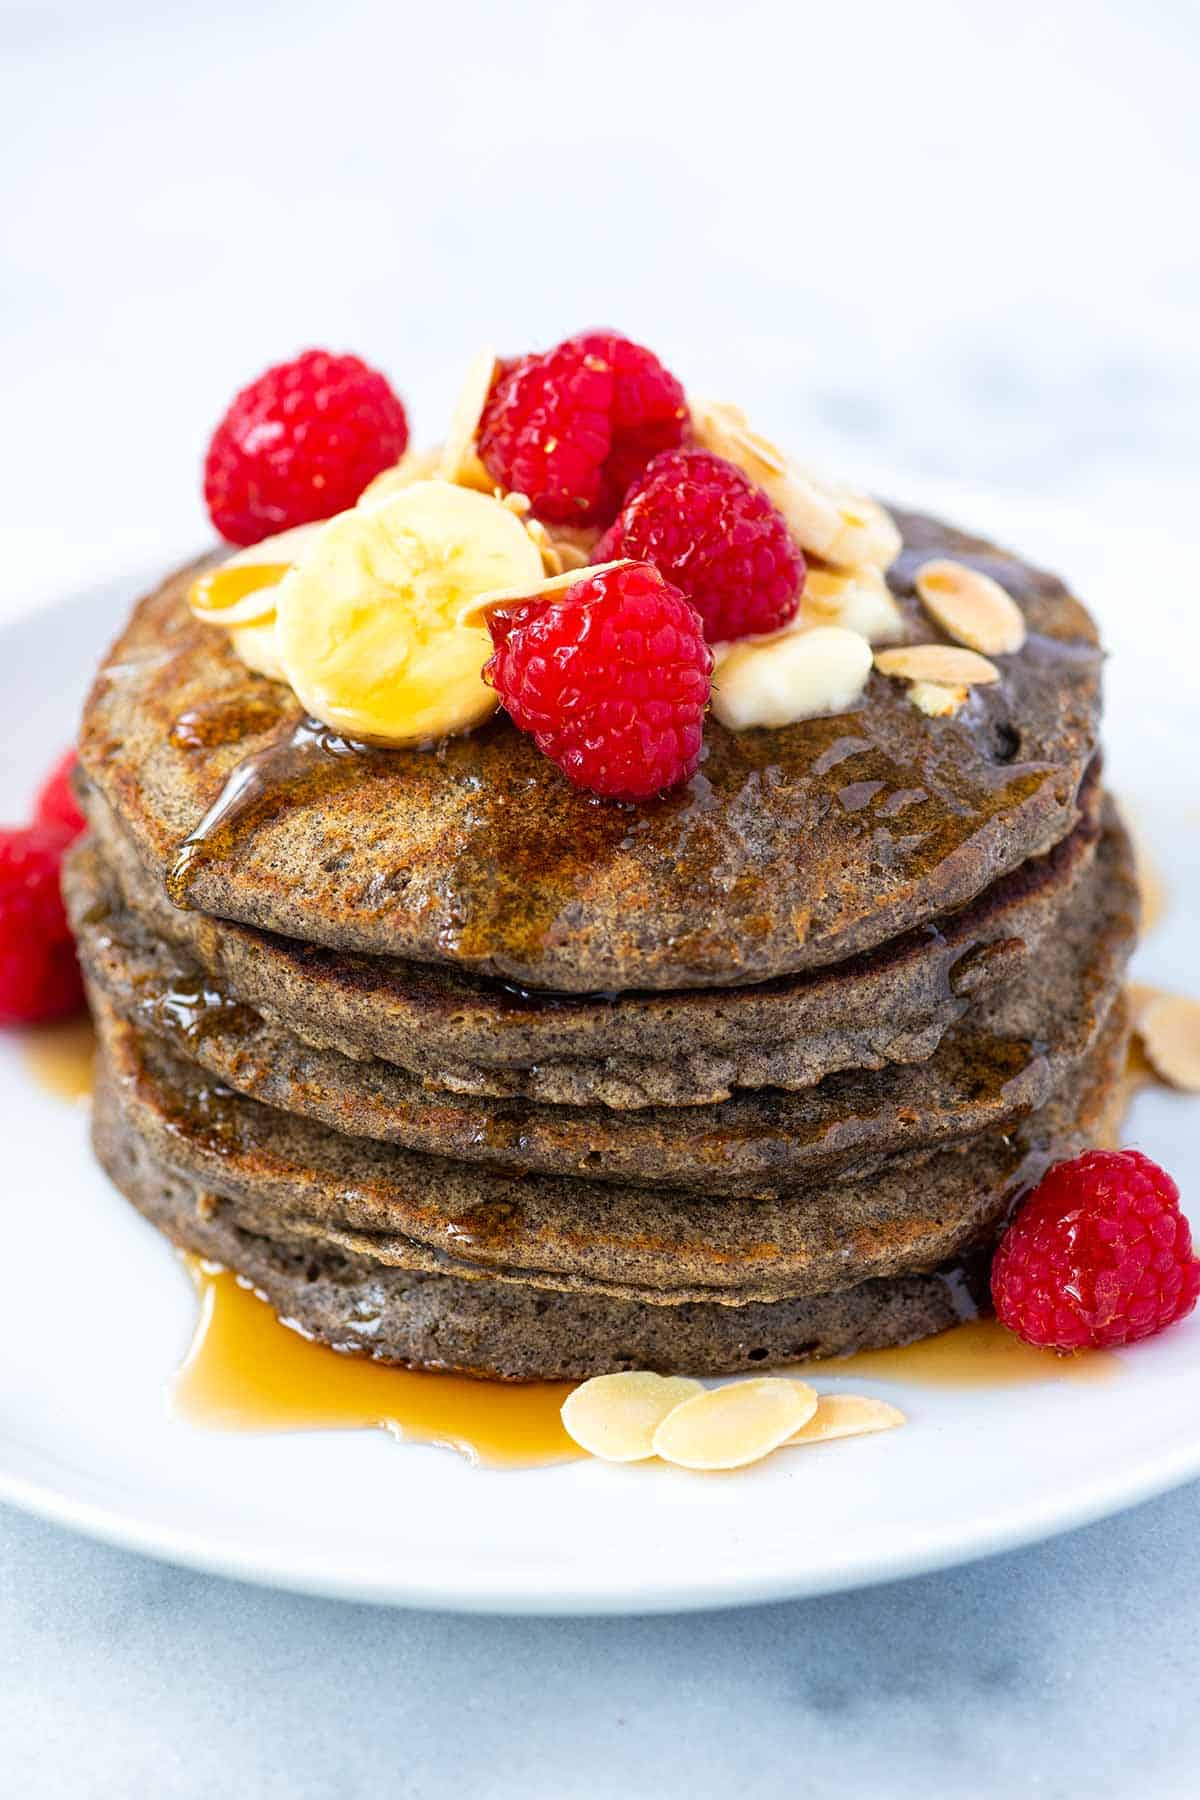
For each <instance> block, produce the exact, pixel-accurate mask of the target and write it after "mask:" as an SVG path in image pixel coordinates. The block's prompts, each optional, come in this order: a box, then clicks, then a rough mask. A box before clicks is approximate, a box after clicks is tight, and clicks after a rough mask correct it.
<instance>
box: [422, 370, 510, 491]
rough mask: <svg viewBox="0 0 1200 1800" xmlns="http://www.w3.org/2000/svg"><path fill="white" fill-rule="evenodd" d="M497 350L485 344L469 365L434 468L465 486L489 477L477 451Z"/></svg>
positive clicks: (470, 485) (472, 485) (450, 479)
mask: <svg viewBox="0 0 1200 1800" xmlns="http://www.w3.org/2000/svg"><path fill="white" fill-rule="evenodd" d="M499 366H500V365H499V362H498V360H497V357H496V352H495V351H494V350H492V349H491V348H490V347H487V346H485V347H484V349H482V350H477V351H476V352H475V354H474V356H473V357H472V358H471V360H470V362H469V363H468V365H467V372H466V374H465V375H464V377H463V383H462V386H461V388H460V389H459V390H458V399H457V400H456V401H455V402H454V411H453V412H452V413H451V415H450V429H449V431H447V433H446V442H445V443H444V444H443V446H442V454H441V458H440V460H439V462H438V466H437V468H436V470H435V471H434V472H435V474H437V475H438V476H440V477H441V479H442V480H443V481H453V482H457V483H458V484H459V485H460V486H462V487H478V485H479V481H480V475H481V472H482V478H483V479H484V480H485V481H487V480H488V479H489V477H488V474H487V471H486V469H484V467H483V464H482V463H481V462H480V460H479V457H478V456H477V455H476V453H475V440H476V438H477V437H478V435H479V421H480V419H481V418H482V417H483V409H484V407H485V406H486V405H487V397H488V395H489V394H490V393H491V391H492V383H493V381H495V379H496V370H497V369H498V368H499Z"/></svg>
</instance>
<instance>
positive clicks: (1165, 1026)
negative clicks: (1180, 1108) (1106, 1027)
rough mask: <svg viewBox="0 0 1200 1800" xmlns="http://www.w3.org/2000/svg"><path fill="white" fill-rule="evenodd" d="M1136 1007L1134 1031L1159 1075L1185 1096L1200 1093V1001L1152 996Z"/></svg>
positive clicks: (1153, 994) (1173, 996)
mask: <svg viewBox="0 0 1200 1800" xmlns="http://www.w3.org/2000/svg"><path fill="white" fill-rule="evenodd" d="M1135 1007H1136V1010H1135V1014H1134V1029H1135V1030H1136V1031H1137V1034H1138V1036H1139V1037H1140V1038H1141V1040H1142V1048H1143V1049H1144V1050H1145V1052H1146V1058H1147V1060H1148V1062H1149V1063H1150V1066H1151V1068H1152V1069H1153V1070H1154V1072H1155V1074H1156V1075H1160V1076H1161V1077H1162V1079H1163V1080H1164V1081H1165V1082H1167V1083H1168V1084H1169V1085H1170V1086H1171V1087H1173V1088H1180V1089H1181V1090H1182V1091H1183V1092H1184V1093H1185V1094H1200V1001H1196V1000H1189V999H1187V998H1185V996H1184V995H1182V994H1161V993H1158V994H1156V993H1151V995H1150V996H1149V997H1148V998H1143V999H1141V1003H1140V1004H1136V1003H1135Z"/></svg>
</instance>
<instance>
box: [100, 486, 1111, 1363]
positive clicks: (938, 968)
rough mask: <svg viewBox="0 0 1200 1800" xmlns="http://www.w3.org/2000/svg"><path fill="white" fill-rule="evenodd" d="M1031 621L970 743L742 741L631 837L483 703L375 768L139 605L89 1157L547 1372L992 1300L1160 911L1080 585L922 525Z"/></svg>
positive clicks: (901, 574) (839, 1337)
mask: <svg viewBox="0 0 1200 1800" xmlns="http://www.w3.org/2000/svg"><path fill="white" fill-rule="evenodd" d="M899 522H900V523H901V525H902V527H903V530H904V535H905V550H904V552H903V554H902V555H901V557H900V558H899V560H898V561H897V563H896V564H895V565H894V567H893V569H892V571H891V572H890V575H889V582H890V584H891V586H892V589H893V592H894V593H895V594H896V596H897V599H898V601H899V603H900V605H901V608H902V610H903V611H904V612H905V614H906V615H907V617H908V618H909V620H910V622H911V624H912V626H913V635H914V636H919V637H920V638H922V639H923V640H926V641H927V640H928V639H930V638H931V637H932V636H934V635H935V633H934V632H933V631H932V629H931V627H930V623H929V621H928V619H927V618H925V617H924V616H923V615H922V614H921V611H920V607H919V602H918V601H917V600H916V599H915V597H914V594H913V586H912V577H913V571H914V570H915V568H916V567H917V566H919V564H920V563H921V562H922V561H924V560H925V559H926V558H927V557H930V556H934V555H943V556H951V557H954V558H956V559H958V560H959V561H962V562H966V563H969V564H971V565H972V566H974V567H977V568H980V569H983V570H984V571H986V572H987V573H989V574H991V575H993V576H994V577H995V578H996V579H998V580H999V581H1000V582H1001V583H1002V584H1003V585H1004V586H1005V587H1006V588H1007V589H1008V591H1009V593H1010V594H1012V595H1013V597H1014V598H1015V599H1016V600H1017V602H1018V604H1019V605H1020V606H1021V608H1022V610H1023V611H1024V613H1025V616H1026V620H1027V624H1028V627H1029V635H1028V638H1027V641H1026V644H1025V646H1024V647H1023V649H1022V650H1020V651H1019V652H1017V653H1016V654H1015V655H1013V656H1010V657H1006V658H1003V659H1001V664H1002V668H1003V674H1002V678H1001V680H1000V681H998V682H996V683H994V684H993V685H990V686H987V687H982V688H979V689H976V690H973V693H972V697H971V700H970V702H969V704H968V706H967V707H966V708H965V709H964V710H963V711H962V713H960V714H959V715H957V716H955V717H953V718H949V719H929V718H927V717H926V716H925V715H924V714H922V713H921V712H920V711H919V710H918V709H917V708H916V707H915V706H913V705H912V704H911V703H910V701H909V699H908V698H907V696H906V693H905V690H904V688H903V686H902V685H901V684H899V683H897V682H895V681H889V680H888V679H886V678H885V677H883V676H881V675H878V674H876V675H873V676H872V677H871V680H870V683H869V685H868V688H867V691H866V693H865V694H864V695H863V697H862V699H861V701H860V702H859V703H858V704H857V706H856V707H855V709H854V710H853V711H851V712H848V713H844V714H841V715H838V716H836V717H832V718H820V719H815V720H809V721H806V722H804V723H802V724H799V725H795V726H791V727H787V728H785V729H782V730H771V731H768V730H759V731H751V732H746V733H742V734H740V735H734V734H731V733H729V732H726V731H724V730H722V729H721V728H720V727H719V726H717V725H716V724H715V723H713V722H711V721H710V723H709V727H708V731H707V746H708V754H707V757H706V760H705V762H704V763H703V764H702V767H701V770H700V772H699V774H698V775H697V776H696V777H695V778H694V779H693V781H692V782H691V783H690V784H689V785H688V786H687V787H686V788H684V789H682V790H681V791H679V792H677V793H675V794H672V795H669V796H667V797H666V798H665V799H662V800H659V801H655V802H653V803H651V804H648V805H643V806H625V805H615V804H613V803H610V802H604V801H601V800H598V799H596V798H595V797H593V796H588V795H585V794H581V793H579V792H577V791H575V790H573V789H571V788H570V787H569V786H568V784H567V783H566V782H565V781H564V779H563V778H562V776H561V775H560V774H559V773H558V771H557V770H556V769H555V768H554V767H553V766H552V765H551V764H549V763H548V762H546V761H545V760H544V759H543V758H541V757H540V756H539V754H538V752H537V751H536V749H535V748H534V747H533V746H532V744H531V743H530V741H529V740H528V739H527V738H525V737H523V736H522V735H521V734H519V733H517V732H516V731H515V730H514V729H513V728H512V727H511V725H509V724H508V722H507V721H506V720H505V719H504V718H503V716H502V715H500V716H498V717H497V718H496V719H495V720H494V721H493V722H492V723H490V724H489V725H487V726H486V727H484V728H483V729H482V730H480V731H478V732H476V733H474V734H473V735H471V736H469V737H464V738H458V739H453V740H450V741H448V742H447V743H446V744H444V745H442V746H441V747H440V748H439V749H438V750H436V751H434V752H419V751H371V750H366V749H364V748H362V747H361V746H354V745H349V744H346V743H344V742H342V741H341V740H339V739H337V738H336V737H334V736H333V735H332V734H331V733H329V732H327V731H325V730H324V729H323V728H321V727H318V726H316V725H315V724H314V723H313V722H312V721H306V720H305V719H303V718H302V716H301V715H300V713H299V709H298V707H297V704H296V702H295V700H294V698H293V696H292V695H291V693H290V691H289V690H287V689H286V688H284V687H281V686H279V685H278V684H275V683H272V682H270V681H267V680H266V679H264V678H262V677H260V676H255V675H253V674H251V673H250V672H249V671H248V670H247V669H246V668H245V667H244V665H243V664H241V663H240V662H239V661H238V660H237V658H236V657H235V656H234V655H233V653H232V651H231V650H230V648H229V646H228V644H227V641H226V638H225V634H223V633H222V632H220V631H217V630H215V629H213V628H212V627H209V626H206V625H203V624H200V623H198V622H196V621H195V620H194V619H193V618H192V617H191V616H190V614H189V613H188V611H187V608H186V605H185V595H186V591H187V586H188V582H189V579H190V578H191V576H192V575H194V573H195V570H186V571H181V572H180V573H179V574H178V575H176V576H174V577H172V578H171V579H169V580H168V581H167V582H166V583H165V584H164V586H163V587H162V588H161V589H159V590H158V591H157V592H156V593H155V594H152V595H150V596H149V597H148V598H147V599H145V600H144V601H142V602H141V603H140V605H139V606H138V607H137V609H136V610H135V612H134V614H133V617H132V619H131V621H130V623H129V625H128V626H127V628H126V630H125V631H124V632H123V634H122V635H121V637H120V638H119V639H118V641H117V643H116V645H114V647H113V650H112V651H111V653H110V655H109V658H108V660H107V662H106V664H105V666H104V667H103V669H102V670H101V671H100V674H99V676H98V678H97V681H96V684H95V686H94V688H93V691H92V694H91V696H90V698H89V701H88V704H87V708H86V711H85V716H84V727H83V735H82V744H81V754H82V759H83V771H84V773H83V778H82V781H81V799H82V802H83V804H84V806H85V808H86V811H87V814H88V818H89V821H90V824H91V832H90V834H89V836H88V837H87V838H86V839H85V840H83V841H82V842H81V844H80V845H79V846H78V847H77V848H76V850H75V851H74V853H73V855H72V859H71V863H70V866H69V869H68V873H67V895H68V903H69V907H70V911H71V916H72V922H73V924H74V927H75V930H76V933H77V935H78V938H79V943H80V950H81V955H82V959H83V962H84V967H85V970H86V974H87V978H88V984H89V990H90V994H91V998H92V1003H93V1007H94V1011H95V1013H96V1018H97V1022H98V1026H99V1032H100V1041H101V1073H100V1080H99V1085H98V1090H97V1100H96V1109H95V1128H94V1129H95V1141H96V1149H97V1153H98V1155H99V1157H100V1159H101V1161H102V1162H103V1164H104V1166H105V1167H106V1168H107V1169H108V1171H109V1172H110V1174H111V1175H112V1177H113V1179H114V1180H115V1181H116V1182H117V1184H118V1186H119V1187H120V1188H121V1189H122V1190H123V1191H124V1193H125V1194H126V1195H127V1196H128V1197H129V1198H130V1200H132V1201H133V1203H134V1204H135V1205H136V1206H138V1207H139V1208H140V1209H141V1210H142V1211H143V1212H144V1213H145V1214H146V1215H147V1217H149V1218H150V1219H151V1220H152V1221H153V1222H154V1223H155V1224H156V1225H158V1226H159V1227H160V1229H162V1230H163V1231H164V1232H165V1233H166V1234H167V1235H168V1236H169V1237H170V1238H172V1239H173V1240H174V1241H175V1242H176V1243H177V1244H179V1245H181V1246H183V1247H185V1248H188V1249H191V1250H194V1251H198V1252H200V1253H201V1254H203V1255H205V1256H208V1257H212V1258H215V1259H216V1260H218V1261H220V1262H222V1263H224V1264H226V1265H228V1266H229V1267H231V1268H233V1269H235V1270H237V1271H238V1272H239V1273H240V1274H242V1275H244V1276H245V1277H246V1278H248V1279H249V1280H250V1281H251V1282H252V1283H253V1284H254V1285H255V1287H256V1288H258V1289H259V1290H260V1292H262V1293H263V1294H264V1295H265V1296H266V1298H267V1299H268V1300H269V1301H270V1302H271V1304H272V1305H273V1306H274V1307H275V1308H276V1310H277V1311H278V1312H279V1313H280V1315H281V1316H282V1317H283V1318H285V1319H286V1320H288V1321H289V1322H292V1323H294V1324H295V1325H297V1326H298V1327H300V1328H301V1329H302V1330H304V1331H306V1332H308V1333H310V1334H311V1335H313V1336H314V1337H317V1338H320V1339H322V1340H324V1341H327V1342H329V1343H331V1344H334V1345H336V1346H337V1347H339V1348H341V1349H347V1350H353V1351H357V1352H360V1353H364V1354H367V1355H371V1356H373V1357H377V1358H379V1359H382V1360H385V1361H394V1362H403V1363H407V1364H412V1365H418V1366H423V1367H430V1368H453V1369H461V1370H467V1371H469V1372H472V1373H478V1374H483V1375H499V1376H505V1377H511V1378H517V1379H532V1378H535V1377H543V1376H545V1377H568V1378H572V1377H582V1376H586V1375H590V1374H595V1373H598V1372H601V1371H604V1370H611V1369H620V1368H629V1367H652V1368H657V1369H661V1370H670V1371H679V1372H685V1373H691V1374H705V1373H717V1372H723V1371H733V1370H739V1369H747V1368H757V1369H761V1368H762V1367H764V1366H769V1365H771V1364H776V1363H783V1362H787V1361H791V1360H795V1359H797V1358H802V1357H808V1356H814V1355H826V1356H829V1355H839V1354H842V1353H845V1352H848V1351H852V1350H854V1349H857V1348H862V1347H875V1346H880V1345H886V1344H897V1343H903V1342H906V1341H909V1340H911V1339H913V1338H917V1337H921V1336H924V1335H926V1334H928V1333H931V1332H935V1331H938V1330H941V1329H943V1328H944V1327H945V1326H947V1325H948V1324H950V1323H952V1322H953V1321H954V1320H955V1319H956V1318H958V1317H961V1316H964V1314H970V1313H971V1312H973V1311H974V1310H976V1308H977V1307H979V1306H980V1305H981V1304H983V1303H984V1302H985V1299H986V1291H987V1272H988V1266H989V1261H990V1255H991V1251H992V1248H993V1246H994V1244H995V1242H996V1239H997V1236H998V1234H999V1232H1000V1231H1001V1230H1002V1229H1003V1226H1004V1223H1005V1221H1006V1219H1007V1217H1008V1216H1009V1213H1010V1212H1011V1209H1012V1207H1013V1205H1014V1203H1015V1201H1016V1200H1017V1199H1018V1198H1019V1197H1020V1195H1021V1194H1022V1192H1024V1191H1025V1190H1026V1189H1027V1188H1028V1186H1029V1185H1030V1184H1031V1183H1032V1182H1033V1181H1035V1180H1036V1179H1037V1177H1038V1176H1039V1174H1040V1173H1041V1172H1042V1170H1044V1169H1045V1168H1046V1167H1047V1166H1048V1164H1049V1163H1051V1162H1053V1161H1055V1160H1057V1159H1058V1158H1060V1157H1063V1156H1068V1155H1072V1154H1074V1153H1075V1152H1076V1151H1077V1150H1078V1149H1080V1148H1082V1147H1083V1146H1084V1145H1086V1144H1087V1143H1089V1142H1092V1141H1095V1140H1096V1139H1097V1138H1098V1137H1102V1136H1103V1135H1104V1134H1105V1133H1106V1132H1107V1131H1108V1130H1109V1129H1110V1127H1111V1122H1112V1121H1111V1115H1112V1111H1113V1107H1114V1105H1115V1098H1116V1094H1117V1092H1118V1087H1119V1078H1120V1074H1121V1070H1122V1068H1123V1064H1124V1054H1125V1039H1126V1021H1125V1017H1124V1009H1123V1003H1122V1001H1121V1000H1120V991H1121V985H1122V980H1123V974H1124V967H1125V962H1126V959H1127V957H1128V954H1129V952H1130V949H1131V948H1132V943H1133V939H1134V935H1135V931H1136V922H1137V902H1136V893H1135V888H1134V882H1133V874H1132V864H1131V857H1130V850H1129V844H1128V841H1127V839H1126V837H1125V834H1124V832H1123V830H1122V829H1121V826H1120V824H1119V823H1118V821H1117V820H1116V818H1115V816H1114V815H1113V812H1112V809H1111V807H1110V806H1108V804H1107V803H1106V802H1105V800H1104V797H1103V794H1102V792H1101V788H1100V780H1099V772H1098V759H1097V726H1098V718H1099V664H1100V654H1099V650H1098V647H1097V644H1096V638H1095V633H1094V629H1093V627H1092V624H1091V621H1090V620H1089V618H1088V616H1087V614H1086V613H1085V612H1084V610H1083V609H1082V607H1080V606H1079V604H1078V603H1077V602H1076V601H1075V600H1073V599H1072V598H1071V596H1070V595H1069V594H1068V593H1067V592H1066V590H1065V589H1064V588H1063V587H1062V586H1061V584H1060V583H1059V582H1057V581H1056V580H1055V579H1054V578H1053V577H1051V576H1048V575H1045V574H1043V573H1041V572H1039V571H1036V570H1033V569H1030V568H1029V567H1027V566H1026V565H1024V564H1023V563H1021V562H1019V561H1017V560H1016V559H1015V558H1012V557H1009V556H1006V555H1005V554H1004V553H1002V552H1000V551H998V550H996V549H994V548H993V547H992V546H990V545H987V544H984V543H982V542H980V541H979V540H975V539H970V538H965V537H963V536H962V535H961V534H959V533H957V532H954V531H952V530H950V529H949V528H947V527H944V526H941V525H938V524H936V523H935V522H933V521H931V520H927V519H923V518H919V517H915V516H905V515H899Z"/></svg>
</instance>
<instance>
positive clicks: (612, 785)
mask: <svg viewBox="0 0 1200 1800" xmlns="http://www.w3.org/2000/svg"><path fill="white" fill-rule="evenodd" d="M488 627H489V629H490V631H491V634H492V642H493V644H494V645H495V647H496V648H495V654H494V655H493V656H492V658H491V660H490V661H489V663H488V665H487V667H486V669H485V670H484V675H485V677H486V679H487V680H488V681H490V682H491V684H492V686H493V687H494V688H495V689H496V692H497V693H498V694H499V696H500V698H501V700H502V701H503V702H504V705H505V706H506V708H507V709H508V713H509V716H510V717H511V719H512V721H513V723H514V724H515V725H518V726H519V727H520V728H521V730H522V731H528V732H530V733H531V734H532V736H533V740H534V742H535V743H536V744H537V747H538V749H539V750H541V751H543V752H544V754H545V755H546V756H548V757H550V758H551V760H552V761H553V762H556V763H557V764H558V766H559V768H560V769H561V770H562V771H563V773H564V774H565V775H566V776H567V778H568V780H570V781H573V782H574V783H575V785H576V787H581V788H590V789H591V791H592V792H593V793H595V794H604V795H606V796H607V797H608V798H610V799H613V800H645V799H647V798H649V796H650V795H652V794H659V793H662V792H664V791H665V790H666V789H667V788H672V787H675V786H677V784H678V783H679V782H681V781H686V780H687V779H688V778H689V776H691V775H693V774H694V773H695V770H696V765H697V763H698V762H699V761H700V746H701V736H702V730H703V720H704V708H705V706H706V705H707V704H708V690H709V677H710V675H711V674H712V652H711V651H710V650H709V648H708V646H707V644H706V643H705V642H704V636H703V632H702V630H701V626H700V620H699V619H698V618H697V617H696V614H695V613H694V612H693V610H692V608H691V607H690V606H689V605H688V603H687V601H686V600H685V599H684V598H683V595H682V594H680V593H678V592H677V591H676V589H675V588H673V587H671V586H670V584H669V583H668V582H666V581H664V580H663V578H662V576H661V575H660V574H659V573H658V571H657V570H656V569H651V568H648V567H647V566H646V565H645V564H644V563H640V564H639V563H635V564H633V565H631V566H630V567H628V568H623V569H611V570H609V571H608V573H607V574H601V575H589V574H588V573H587V571H586V570H585V571H584V572H583V573H582V574H581V576H580V578H579V580H578V581H577V582H576V583H575V585H574V586H573V587H570V588H568V589H567V591H566V593H565V594H564V595H563V596H562V598H561V599H558V600H554V601H549V600H526V601H523V602H522V603H521V604H520V605H517V606H514V607H512V608H511V609H507V610H503V611H498V612H493V613H492V614H491V616H490V617H489V619H488Z"/></svg>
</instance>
